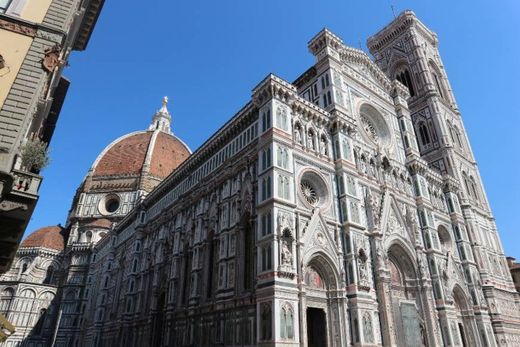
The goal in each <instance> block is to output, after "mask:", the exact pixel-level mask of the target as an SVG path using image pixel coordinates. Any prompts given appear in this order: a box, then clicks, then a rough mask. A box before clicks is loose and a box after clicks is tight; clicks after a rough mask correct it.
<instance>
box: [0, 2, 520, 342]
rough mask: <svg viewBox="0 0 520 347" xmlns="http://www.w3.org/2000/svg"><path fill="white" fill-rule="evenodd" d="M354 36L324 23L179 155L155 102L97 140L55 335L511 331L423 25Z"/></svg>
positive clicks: (499, 253)
mask: <svg viewBox="0 0 520 347" xmlns="http://www.w3.org/2000/svg"><path fill="white" fill-rule="evenodd" d="M368 47H369V49H370V51H371V53H372V54H373V56H374V60H372V59H371V58H370V57H369V56H368V55H367V54H365V53H364V52H363V51H361V50H358V49H355V48H351V47H348V46H347V45H345V44H344V43H343V42H342V40H341V39H340V38H339V37H337V36H336V35H334V34H333V33H331V32H330V31H329V30H327V29H324V30H322V31H321V32H319V33H318V34H317V35H316V36H315V37H314V38H312V40H311V41H310V42H309V50H310V52H311V53H312V54H313V55H314V56H315V58H316V63H315V64H314V65H313V66H312V67H310V68H309V69H308V70H307V71H305V72H304V73H303V74H302V75H301V76H300V77H299V78H298V79H297V80H296V81H294V82H293V83H289V82H287V81H285V80H283V79H281V78H279V77H277V76H275V75H272V74H270V75H268V76H267V77H266V78H265V79H264V80H262V81H261V82H260V83H259V84H258V85H257V86H256V87H255V88H254V89H253V91H252V97H251V100H250V101H249V102H248V103H247V104H246V105H245V106H244V107H243V108H242V109H241V110H240V111H239V112H238V113H237V114H236V115H234V116H233V117H232V118H231V119H230V120H229V121H228V122H227V123H226V124H224V126H223V127H222V128H220V129H219V130H218V131H217V132H216V133H215V134H214V135H213V136H211V137H210V138H209V139H208V140H207V141H206V142H205V143H203V144H202V145H201V146H200V147H199V148H198V149H197V150H196V151H195V152H194V153H193V154H190V151H189V149H188V148H187V147H186V146H185V145H183V144H182V142H181V141H180V140H179V139H177V138H175V137H173V136H172V135H171V134H170V131H169V124H170V121H171V116H170V114H169V112H168V110H167V109H166V105H163V108H162V109H161V110H160V111H158V113H157V114H156V115H155V116H154V120H153V123H152V126H151V127H150V129H149V130H148V131H147V132H140V133H138V134H130V135H128V136H126V137H123V138H121V139H119V140H117V141H116V142H115V143H113V144H112V145H110V146H109V147H107V148H106V149H105V151H103V152H102V153H101V155H100V156H99V158H98V159H97V160H96V161H95V163H94V165H93V167H92V169H91V170H90V171H89V174H88V175H87V178H86V179H85V181H84V182H83V184H82V185H81V186H80V188H79V190H78V193H77V194H76V197H75V198H74V201H73V206H72V208H71V212H70V215H69V218H68V221H67V224H66V230H67V232H68V239H67V243H66V244H67V246H66V247H65V250H64V252H63V253H62V264H63V265H62V269H63V272H62V273H63V276H62V281H61V282H60V286H59V289H58V292H59V294H58V296H57V299H56V300H55V304H56V305H57V306H59V310H58V311H59V313H58V316H57V317H58V318H57V324H56V326H57V330H56V335H55V346H113V345H121V346H165V345H168V346H307V347H314V346H320V347H321V346H329V347H337V346H410V347H415V346H430V347H433V346H482V347H484V346H517V345H519V344H520V299H519V294H518V293H517V292H516V290H515V287H514V284H513V282H512V279H511V275H510V273H509V270H508V267H507V262H506V259H505V256H504V253H503V249H502V246H501V243H500V239H499V237H498V233H497V230H496V225H495V222H494V219H493V216H492V213H491V210H490V207H489V204H488V202H487V199H486V195H485V192H484V189H483V186H482V182H481V180H480V176H479V173H478V169H477V166H476V163H475V160H474V158H473V154H472V152H471V148H470V145H469V141H468V139H467V135H466V132H465V130H464V125H463V122H462V118H461V115H460V112H459V110H458V108H457V104H456V102H455V98H454V96H453V93H452V90H451V87H450V85H449V82H448V79H447V76H446V72H445V70H444V68H443V64H442V61H441V58H440V56H439V52H438V41H437V36H436V35H435V34H434V33H433V32H432V31H431V30H429V29H428V28H427V27H426V26H424V24H422V23H421V22H420V21H419V20H418V19H417V18H416V16H415V15H414V13H413V12H410V11H406V12H403V13H402V14H401V15H399V16H398V17H397V18H396V19H395V20H394V21H392V22H391V23H390V24H389V25H388V26H386V27H385V28H383V29H382V30H381V31H380V32H378V33H377V34H376V35H375V36H373V37H371V38H370V39H369V40H368ZM161 138H163V140H164V141H165V142H162V143H163V145H161V144H160V143H161V141H162V140H160V139H161ZM166 139H169V140H166ZM150 148H152V150H151V149H150ZM159 153H160V154H159ZM156 154H157V155H156ZM154 158H157V159H155V160H154ZM171 163H175V164H172V165H170V164H171ZM161 165H162V166H163V168H164V166H167V167H168V168H169V170H165V171H164V172H167V171H170V172H171V174H169V175H168V174H160V172H161V170H160V168H161ZM154 168H155V169H154ZM159 181H160V183H159ZM146 182H148V183H149V184H148V183H146ZM125 206H126V207H125ZM22 266H23V265H22ZM15 284H16V283H15ZM13 285H14V284H12V283H7V281H4V278H2V282H0V291H1V290H3V291H6V290H10V288H12V287H13ZM11 290H15V289H14V288H13V289H11ZM8 314H14V315H16V314H17V313H15V312H8ZM8 343H9V340H8Z"/></svg>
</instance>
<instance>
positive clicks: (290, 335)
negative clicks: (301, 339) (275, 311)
mask: <svg viewBox="0 0 520 347" xmlns="http://www.w3.org/2000/svg"><path fill="white" fill-rule="evenodd" d="M280 337H281V338H282V339H291V340H292V339H294V312H293V309H292V306H291V305H290V304H289V303H285V304H284V305H282V307H281V308H280Z"/></svg>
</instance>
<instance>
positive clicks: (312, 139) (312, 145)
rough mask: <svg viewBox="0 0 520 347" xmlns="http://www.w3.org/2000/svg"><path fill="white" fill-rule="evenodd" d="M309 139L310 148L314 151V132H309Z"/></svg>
mask: <svg viewBox="0 0 520 347" xmlns="http://www.w3.org/2000/svg"><path fill="white" fill-rule="evenodd" d="M307 136H308V138H309V140H308V141H309V148H310V149H311V150H312V151H314V134H313V133H312V131H309V134H308V135H307Z"/></svg>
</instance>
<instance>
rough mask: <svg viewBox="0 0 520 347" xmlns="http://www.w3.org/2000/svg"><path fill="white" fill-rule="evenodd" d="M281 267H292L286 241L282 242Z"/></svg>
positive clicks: (290, 254)
mask: <svg viewBox="0 0 520 347" xmlns="http://www.w3.org/2000/svg"><path fill="white" fill-rule="evenodd" d="M282 265H289V266H290V265H292V253H291V250H290V248H289V241H288V240H286V239H283V240H282Z"/></svg>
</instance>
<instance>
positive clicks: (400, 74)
mask: <svg viewBox="0 0 520 347" xmlns="http://www.w3.org/2000/svg"><path fill="white" fill-rule="evenodd" d="M395 79H396V80H398V81H399V82H401V83H402V84H403V85H404V86H405V87H406V88H408V91H409V92H410V96H415V89H414V87H413V83H412V78H411V77H410V72H408V69H407V68H405V67H402V68H400V69H398V70H397V72H396V74H395Z"/></svg>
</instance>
